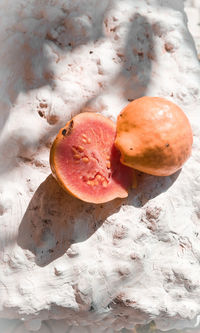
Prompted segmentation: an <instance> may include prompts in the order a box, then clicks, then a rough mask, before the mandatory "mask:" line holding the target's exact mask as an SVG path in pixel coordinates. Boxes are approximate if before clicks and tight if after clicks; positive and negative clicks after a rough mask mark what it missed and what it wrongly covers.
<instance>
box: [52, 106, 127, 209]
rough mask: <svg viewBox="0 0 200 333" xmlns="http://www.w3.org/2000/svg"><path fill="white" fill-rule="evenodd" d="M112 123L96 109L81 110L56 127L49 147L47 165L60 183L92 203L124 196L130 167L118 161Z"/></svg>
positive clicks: (76, 195) (80, 197)
mask: <svg viewBox="0 0 200 333" xmlns="http://www.w3.org/2000/svg"><path fill="white" fill-rule="evenodd" d="M115 136H116V126H115V124H114V123H113V122H112V121H111V120H109V119H107V118H105V117H103V116H102V115H100V114H97V113H90V112H85V113H80V114H78V115H77V116H75V117H74V118H72V119H71V120H70V121H69V122H68V123H67V124H66V125H65V127H64V128H61V130H60V131H59V133H58V135H57V137H56V139H55V141H54V143H53V145H52V147H51V151H50V165H51V169H52V173H53V175H54V177H55V178H56V179H57V181H58V182H59V184H60V185H61V186H62V187H63V188H64V189H65V190H66V191H68V192H69V193H71V194H72V195H74V196H75V197H77V198H79V199H81V200H83V201H86V202H91V203H103V202H107V201H110V200H113V199H115V198H117V197H119V198H125V197H127V195H128V188H129V186H130V185H131V181H132V170H131V169H130V168H128V167H126V166H125V165H123V164H121V163H120V152H119V151H118V150H117V148H116V147H115V146H114V141H115Z"/></svg>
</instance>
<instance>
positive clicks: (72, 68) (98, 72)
mask: <svg viewBox="0 0 200 333" xmlns="http://www.w3.org/2000/svg"><path fill="white" fill-rule="evenodd" d="M25 3H26V2H25V1H22V0H21V1H15V2H14V3H13V2H11V1H8V0H6V1H2V2H1V10H0V14H1V27H2V29H1V36H0V39H1V41H2V44H3V46H4V47H3V48H1V50H0V61H1V68H0V78H1V91H0V94H1V98H0V108H1V119H0V127H1V134H0V139H1V143H0V153H1V159H0V177H1V179H0V215H1V216H0V228H1V232H0V250H1V252H0V257H1V269H0V284H1V287H0V291H1V297H0V314H1V317H7V318H20V319H23V320H25V321H27V320H29V319H32V318H40V319H42V320H43V319H49V318H52V319H62V318H65V319H66V320H67V323H68V325H83V326H84V325H89V326H90V325H93V326H92V332H98V331H97V328H94V327H97V326H98V325H99V326H100V329H101V330H103V328H104V327H111V326H112V327H114V328H115V330H117V329H120V328H122V327H127V328H130V327H133V326H134V325H135V324H137V323H146V322H148V321H150V320H152V319H155V321H156V324H157V326H158V327H160V328H163V329H167V328H170V327H181V326H182V327H183V326H194V325H196V324H197V323H198V318H197V316H198V315H199V314H200V305H199V296H200V279H199V273H200V266H199V260H200V246H199V237H200V226H199V216H200V202H199V185H200V174H199V162H200V154H199V125H198V124H199V115H198V109H199V107H200V100H199V96H200V95H199V87H200V67H199V63H198V59H197V52H196V50H195V47H194V42H193V40H192V38H191V35H190V34H189V32H188V29H187V25H186V16H185V14H184V13H183V8H182V7H183V2H182V1H178V0H177V1H169V0H168V1H165V2H164V6H161V4H160V3H161V2H160V1H156V0H154V1H153V0H149V1H134V2H133V1H128V0H124V1H113V2H112V1H109V2H106V1H102V2H100V3H99V2H98V1H73V2H72V1H61V0H60V1H46V0H44V1H43V2H42V4H41V2H40V1H36V0H35V1H34V0H32V1H29V2H28V3H26V6H25ZM86 3H87V5H86ZM8 17H9V20H8ZM145 94H146V95H156V96H162V97H166V98H168V99H171V100H173V101H174V102H176V103H177V104H179V105H180V106H181V107H182V108H183V110H184V111H185V112H186V114H187V116H188V118H189V119H190V122H191V125H192V128H193V133H194V145H193V154H192V157H191V158H190V160H189V161H188V162H187V163H186V165H185V166H184V168H183V169H182V170H181V172H179V173H177V174H174V175H173V176H171V177H164V178H158V177H153V176H147V175H142V176H141V177H140V179H141V180H140V184H139V186H138V188H137V190H132V191H131V193H130V196H129V198H128V199H127V200H115V201H113V202H112V203H110V204H106V205H100V206H94V205H89V204H84V203H82V202H81V201H78V200H77V199H74V198H72V197H70V196H68V195H66V194H64V193H63V191H62V189H60V187H59V186H58V185H57V183H56V182H55V181H54V179H53V178H52V177H51V176H49V174H50V169H49V164H48V155H49V147H50V144H51V142H52V140H53V138H54V135H55V134H56V133H57V131H58V128H59V127H61V126H62V125H63V124H64V123H66V121H67V120H69V119H70V118H71V116H72V115H74V114H76V113H78V112H80V111H82V110H83V109H88V108H90V109H91V108H95V109H96V110H97V111H98V112H102V114H104V115H106V116H108V117H110V118H111V119H113V120H115V119H116V117H117V115H118V113H119V112H120V110H121V109H122V107H124V106H125V105H126V104H127V102H128V101H130V100H132V99H134V98H137V97H140V96H142V95H145ZM102 319H103V321H102ZM27 325H28V324H27ZM29 325H30V326H29V328H31V329H37V328H39V326H40V325H39V322H38V321H36V322H30V323H29ZM31 325H32V326H31ZM82 332H83V328H82Z"/></svg>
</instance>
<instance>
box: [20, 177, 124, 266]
mask: <svg viewBox="0 0 200 333" xmlns="http://www.w3.org/2000/svg"><path fill="white" fill-rule="evenodd" d="M123 201H124V199H120V198H119V199H115V200H113V201H111V202H108V203H104V204H98V205H97V204H91V203H86V202H83V201H81V200H79V199H77V198H75V197H73V196H71V195H70V194H68V193H66V192H65V191H64V190H63V189H62V188H61V187H60V186H59V185H58V183H57V181H56V180H55V179H54V178H53V176H52V175H51V174H50V175H49V176H48V177H47V178H46V179H45V181H44V182H42V183H41V184H40V186H39V187H38V188H37V190H36V191H35V193H34V195H33V197H32V199H31V201H30V203H29V205H28V207H27V209H26V212H25V214H24V216H23V218H22V221H21V223H20V226H19V229H18V237H17V244H18V245H19V246H20V247H21V248H22V249H27V250H29V251H31V252H32V253H33V254H34V255H35V263H36V264H37V265H38V266H46V265H48V264H49V263H51V262H52V261H54V260H56V259H57V258H59V257H61V256H63V255H64V254H65V253H67V250H68V249H69V248H70V246H71V245H72V244H75V243H80V242H83V241H86V240H87V239H88V238H90V237H91V236H92V234H94V233H95V232H96V231H97V230H98V228H100V227H101V226H102V224H103V222H104V221H105V220H106V219H107V218H108V217H109V216H110V215H112V214H114V213H116V212H117V211H118V210H119V209H120V206H121V205H122V203H123ZM71 252H72V251H70V254H69V255H72V256H73V253H71Z"/></svg>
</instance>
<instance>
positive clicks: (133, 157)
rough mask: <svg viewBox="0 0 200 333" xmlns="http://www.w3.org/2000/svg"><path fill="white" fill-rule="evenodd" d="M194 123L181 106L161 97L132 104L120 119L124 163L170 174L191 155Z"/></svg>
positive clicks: (118, 142)
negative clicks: (192, 123) (191, 123)
mask: <svg viewBox="0 0 200 333" xmlns="http://www.w3.org/2000/svg"><path fill="white" fill-rule="evenodd" d="M192 143H193V134H192V129H191V125H190V123H189V120H188V118H187V117H186V115H185V113H184V112H183V111H182V109H181V108H180V107H178V106H177V105H176V104H174V103H172V102H171V101H168V100H166V99H164V98H161V97H148V96H145V97H141V98H139V99H136V100H134V101H133V102H131V103H129V104H128V105H127V106H126V107H125V108H124V109H123V110H122V112H121V113H120V114H119V116H118V119H117V135H116V139H115V145H116V147H117V148H118V149H119V150H120V152H121V162H122V163H123V164H125V165H127V166H129V167H131V168H134V169H137V170H139V171H142V172H145V173H148V174H151V175H156V176H168V175H171V174H173V173H174V172H176V171H177V170H179V169H180V168H181V167H182V166H183V164H184V163H185V162H186V161H187V159H188V158H189V156H190V154H191V150H192Z"/></svg>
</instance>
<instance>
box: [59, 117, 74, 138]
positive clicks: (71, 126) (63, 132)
mask: <svg viewBox="0 0 200 333" xmlns="http://www.w3.org/2000/svg"><path fill="white" fill-rule="evenodd" d="M73 126H74V121H73V120H71V121H70V123H69V125H68V127H67V128H64V129H63V130H62V135H64V136H65V135H67V136H68V135H70V134H71V131H72V129H73Z"/></svg>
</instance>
